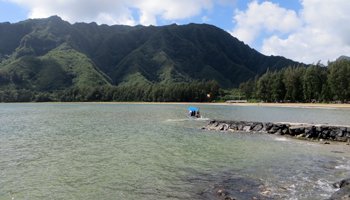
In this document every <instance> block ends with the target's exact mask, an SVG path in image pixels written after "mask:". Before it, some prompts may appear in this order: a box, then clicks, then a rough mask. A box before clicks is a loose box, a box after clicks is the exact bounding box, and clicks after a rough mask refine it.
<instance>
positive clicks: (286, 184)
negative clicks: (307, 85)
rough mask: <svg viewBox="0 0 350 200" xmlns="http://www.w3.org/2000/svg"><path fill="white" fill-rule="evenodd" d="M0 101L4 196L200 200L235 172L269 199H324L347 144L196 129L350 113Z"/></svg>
mask: <svg viewBox="0 0 350 200" xmlns="http://www.w3.org/2000/svg"><path fill="white" fill-rule="evenodd" d="M186 108H187V106H186V105H163V104H159V105H158V104H150V105H142V104H95V103H72V104H69V103H62V104H60V103H54V104H49V103H47V104H46V103H43V104H0V199H1V200H2V199H203V197H202V196H201V193H202V192H203V191H206V190H208V189H210V188H212V187H213V185H215V184H217V183H219V182H220V181H222V180H225V179H227V178H229V177H232V176H240V177H247V178H253V179H257V180H262V181H263V182H264V184H265V185H266V187H267V188H268V190H269V193H270V194H271V195H272V196H274V197H275V198H280V199H324V198H326V197H329V196H330V195H331V194H332V192H334V189H333V188H332V187H331V184H332V183H333V182H335V181H338V180H340V179H343V178H347V177H349V176H350V173H349V170H350V162H349V161H348V160H349V158H350V147H349V146H346V145H323V144H319V143H309V142H305V141H298V140H292V139H285V138H281V137H277V136H271V135H265V134H243V133H242V134H240V133H237V134H227V133H219V132H209V131H205V130H202V129H201V127H203V126H204V125H205V124H206V123H207V121H206V119H214V118H216V119H234V120H249V121H274V122H277V121H289V122H314V123H331V124H344V125H350V110H347V109H307V108H272V107H259V106H258V107H256V106H255V107H254V106H248V107H239V106H218V105H200V108H201V112H202V114H203V116H204V118H205V119H202V120H189V119H187V118H186V113H187V111H186Z"/></svg>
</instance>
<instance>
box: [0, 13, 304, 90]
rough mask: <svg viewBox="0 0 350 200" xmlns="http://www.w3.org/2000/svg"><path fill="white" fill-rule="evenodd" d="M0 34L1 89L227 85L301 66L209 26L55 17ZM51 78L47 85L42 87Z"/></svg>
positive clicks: (0, 28) (3, 28)
mask: <svg viewBox="0 0 350 200" xmlns="http://www.w3.org/2000/svg"><path fill="white" fill-rule="evenodd" d="M0 35H1V37H0V79H3V80H4V81H0V88H9V87H10V88H11V87H13V88H18V89H22V88H24V89H30V90H43V91H51V90H61V89H67V88H71V87H95V86H101V85H130V84H131V85H132V84H135V83H138V84H141V85H142V84H158V83H159V84H170V83H180V82H191V81H201V80H206V81H209V80H215V81H217V82H218V83H219V85H220V86H221V87H224V88H229V87H234V86H238V84H239V83H241V82H243V81H246V80H248V79H250V78H254V77H255V76H257V75H259V74H262V73H264V72H265V71H266V70H267V69H271V70H274V69H281V68H283V67H287V66H294V65H303V64H302V63H298V62H295V61H292V60H290V59H286V58H284V57H281V56H265V55H263V54H261V53H259V52H258V51H256V50H254V49H252V48H250V47H249V46H248V45H246V44H244V43H243V42H241V41H239V40H238V39H237V38H234V37H232V36H231V35H230V34H229V33H228V32H226V31H224V30H222V29H220V28H218V27H215V26H213V25H209V24H194V23H192V24H188V25H176V24H172V25H166V26H160V27H155V26H141V25H138V26H125V25H112V26H108V25H97V24H96V23H94V22H93V23H75V24H70V23H68V22H66V21H64V20H62V19H61V18H60V17H58V16H52V17H49V18H43V19H28V20H25V21H22V22H18V23H14V24H11V23H0ZM50 70H53V71H51V72H50ZM55 70H56V71H57V73H55ZM58 71H59V73H58ZM42 76H46V77H42ZM56 76H57V77H56ZM13 77H15V78H13ZM48 77H49V78H48ZM13 80H17V82H16V81H13ZM19 80H21V81H22V82H21V81H19ZM43 80H44V81H43ZM55 80H58V83H55ZM19 82H21V83H19ZM48 83H50V84H51V85H52V87H46V86H45V85H43V84H48ZM50 84H49V85H50Z"/></svg>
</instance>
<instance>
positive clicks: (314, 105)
mask: <svg viewBox="0 0 350 200" xmlns="http://www.w3.org/2000/svg"><path fill="white" fill-rule="evenodd" d="M0 103H1V104H27V103H28V104H29V103H32V104H40V103H48V104H65V103H68V104H69V103H71V104H78V103H83V104H145V105H147V104H150V105H158V104H159V105H163V104H164V105H167V104H168V105H219V106H262V107H286V108H325V109H327V108H328V109H329V108H332V109H336V108H347V109H350V104H327V103H226V102H219V103H216V102H142V101H140V102H114V101H106V102H104V101H101V102H99V101H97V102H86V101H82V102H60V101H57V102H0Z"/></svg>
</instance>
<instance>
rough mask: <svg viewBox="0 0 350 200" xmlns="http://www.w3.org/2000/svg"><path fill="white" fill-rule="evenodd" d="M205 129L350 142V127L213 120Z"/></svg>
mask: <svg viewBox="0 0 350 200" xmlns="http://www.w3.org/2000/svg"><path fill="white" fill-rule="evenodd" d="M204 129H206V130H215V131H227V132H257V133H268V134H276V135H286V136H291V137H295V138H298V139H309V140H321V141H323V140H327V141H337V142H347V143H349V142H350V126H335V125H327V124H304V123H288V122H278V123H272V122H249V121H227V120H212V121H210V122H209V123H208V124H207V125H206V126H205V127H204Z"/></svg>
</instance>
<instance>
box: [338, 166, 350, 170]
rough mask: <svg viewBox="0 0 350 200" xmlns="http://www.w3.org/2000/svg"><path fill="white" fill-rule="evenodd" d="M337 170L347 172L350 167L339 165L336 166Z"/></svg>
mask: <svg viewBox="0 0 350 200" xmlns="http://www.w3.org/2000/svg"><path fill="white" fill-rule="evenodd" d="M335 168H336V169H345V170H350V165H338V166H335Z"/></svg>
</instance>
